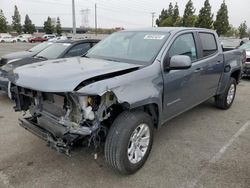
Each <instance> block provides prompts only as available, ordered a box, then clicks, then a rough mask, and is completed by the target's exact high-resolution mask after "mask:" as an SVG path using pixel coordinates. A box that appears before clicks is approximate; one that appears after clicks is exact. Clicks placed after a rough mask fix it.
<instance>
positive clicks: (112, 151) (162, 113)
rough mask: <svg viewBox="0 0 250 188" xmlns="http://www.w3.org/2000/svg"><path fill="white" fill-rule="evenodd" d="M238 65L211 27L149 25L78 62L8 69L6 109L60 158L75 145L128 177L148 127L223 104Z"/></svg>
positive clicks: (144, 150)
mask: <svg viewBox="0 0 250 188" xmlns="http://www.w3.org/2000/svg"><path fill="white" fill-rule="evenodd" d="M244 61H245V52H244V50H240V49H239V50H233V51H228V52H226V53H224V52H223V51H222V48H221V45H220V42H219V40H218V36H217V34H216V32H214V31H212V30H207V29H196V28H151V29H143V30H127V31H121V32H117V33H114V34H112V35H110V36H109V37H107V38H106V39H104V40H103V41H102V42H100V43H98V44H97V45H96V46H94V47H93V48H92V49H91V50H90V51H89V52H88V53H87V54H86V55H85V57H80V58H79V57H78V58H68V59H59V60H51V61H47V62H46V61H45V62H41V63H37V64H34V65H25V66H22V67H19V68H16V69H14V71H13V72H12V74H11V75H9V79H10V80H11V82H12V85H13V87H12V88H11V91H12V96H13V97H14V99H15V102H16V106H15V107H14V109H15V110H16V111H29V113H27V114H29V115H28V116H27V115H26V116H24V118H21V119H19V122H20V125H21V126H22V127H24V128H25V129H27V130H29V131H31V132H32V133H34V134H36V135H37V136H39V137H41V138H42V139H44V140H45V141H47V142H48V144H49V145H50V146H51V147H52V148H55V149H57V150H58V151H61V152H63V153H66V154H69V153H70V151H71V150H72V148H74V146H75V145H79V143H84V144H83V145H86V146H89V147H91V146H92V147H93V148H94V150H95V151H96V152H98V151H99V150H100V148H103V149H104V155H105V158H106V161H107V163H108V164H109V165H110V166H111V167H112V168H113V169H114V170H115V171H117V172H118V173H121V174H132V173H135V172H136V171H137V170H139V169H140V168H141V167H142V166H143V164H144V163H145V161H146V160H147V158H148V156H149V153H150V150H151V147H152V143H153V134H154V132H153V130H154V128H155V129H159V128H160V127H161V126H162V125H163V124H165V123H166V122H167V121H168V120H170V119H172V118H173V117H175V116H177V115H179V114H181V113H183V112H185V111H187V110H189V109H191V108H193V107H194V106H196V105H199V104H200V103H202V102H204V101H206V100H208V99H210V98H212V97H214V98H215V104H216V106H217V107H219V108H221V109H228V108H230V107H231V105H232V103H233V101H234V98H235V94H236V86H237V83H238V82H239V80H240V78H241V69H242V63H244ZM86 143H87V144H86ZM102 143H103V145H102ZM102 146H104V147H102ZM95 156H96V155H95Z"/></svg>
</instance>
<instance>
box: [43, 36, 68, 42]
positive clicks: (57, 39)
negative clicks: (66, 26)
mask: <svg viewBox="0 0 250 188" xmlns="http://www.w3.org/2000/svg"><path fill="white" fill-rule="evenodd" d="M60 40H68V38H67V37H65V36H61V37H55V38H51V39H49V40H48V41H49V42H55V41H60Z"/></svg>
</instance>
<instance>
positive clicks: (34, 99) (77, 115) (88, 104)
mask: <svg viewBox="0 0 250 188" xmlns="http://www.w3.org/2000/svg"><path fill="white" fill-rule="evenodd" d="M11 92H12V95H13V98H14V100H15V102H16V106H15V107H14V109H15V111H24V112H26V111H28V112H29V114H30V115H29V116H28V117H27V115H25V117H24V118H22V119H19V123H20V125H21V126H22V127H24V128H25V129H27V130H29V131H30V132H32V133H34V134H36V135H37V136H39V137H41V138H42V139H44V140H45V141H47V142H48V145H49V146H51V147H52V148H55V149H56V150H58V151H60V152H63V153H65V154H68V155H69V154H70V151H71V150H72V148H74V146H75V145H77V144H78V143H86V144H87V145H88V146H94V149H95V150H98V149H99V148H100V145H101V142H102V139H105V137H106V132H107V129H108V125H109V124H110V121H111V119H112V118H111V115H112V111H113V108H114V106H115V105H116V103H117V99H116V97H115V95H114V94H113V93H112V92H107V93H105V94H104V95H103V96H83V95H80V94H77V93H75V92H70V93H47V92H40V91H34V90H30V89H26V88H23V87H19V86H13V87H12V88H11ZM116 111H117V110H116ZM25 114H26V113H25Z"/></svg>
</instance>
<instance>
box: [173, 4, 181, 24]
mask: <svg viewBox="0 0 250 188" xmlns="http://www.w3.org/2000/svg"><path fill="white" fill-rule="evenodd" d="M179 18H180V12H179V6H178V4H177V3H175V6H174V11H173V26H178V24H177V23H176V22H177V20H178V19H179ZM178 21H179V20H178Z"/></svg>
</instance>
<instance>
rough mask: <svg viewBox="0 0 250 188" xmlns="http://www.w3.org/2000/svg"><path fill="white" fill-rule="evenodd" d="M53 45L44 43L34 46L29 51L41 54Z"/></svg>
mask: <svg viewBox="0 0 250 188" xmlns="http://www.w3.org/2000/svg"><path fill="white" fill-rule="evenodd" d="M51 44H53V43H52V42H43V43H41V44H38V45H36V46H34V47H33V48H31V49H29V50H28V51H29V52H35V53H38V52H41V51H42V50H44V49H45V48H47V47H48V46H49V45H51Z"/></svg>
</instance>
